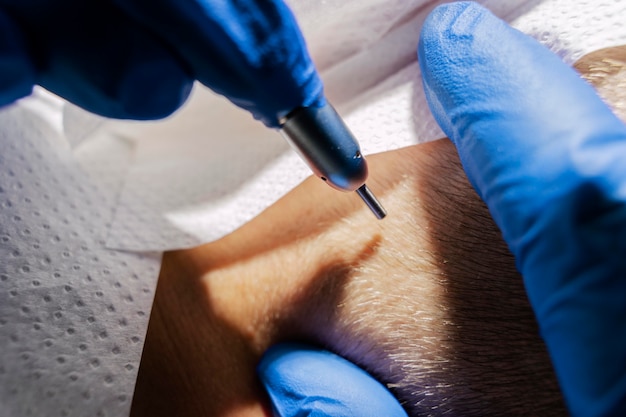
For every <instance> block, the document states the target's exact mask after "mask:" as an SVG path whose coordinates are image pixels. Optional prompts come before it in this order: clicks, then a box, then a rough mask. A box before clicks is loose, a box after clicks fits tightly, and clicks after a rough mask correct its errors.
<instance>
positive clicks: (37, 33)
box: [0, 0, 324, 127]
mask: <svg viewBox="0 0 626 417" xmlns="http://www.w3.org/2000/svg"><path fill="white" fill-rule="evenodd" d="M0 34H2V37H1V40H0V63H1V64H0V80H2V81H0V106H2V105H5V104H8V103H10V102H12V101H14V100H15V99H17V98H20V97H23V96H25V95H27V94H29V93H30V91H31V89H32V86H33V84H40V85H42V86H43V87H45V88H47V89H48V90H50V91H52V92H54V93H56V94H58V95H60V96H62V97H65V98H66V99H68V100H69V101H72V102H74V103H75V104H77V105H79V106H81V107H83V108H85V109H87V110H89V111H91V112H94V113H97V114H100V115H104V116H108V117H114V118H131V119H156V118H161V117H165V116H167V115H169V114H170V113H172V112H173V111H174V110H176V109H177V108H179V107H180V106H181V105H182V104H183V103H184V102H185V100H186V98H187V96H188V95H189V93H190V91H191V87H192V85H193V81H194V80H196V79H197V80H199V81H200V82H202V83H203V84H205V85H207V86H208V87H210V88H211V89H213V90H214V91H216V92H217V93H219V94H223V95H225V96H226V97H227V98H229V99H230V100H231V101H232V102H234V103H235V104H237V105H238V106H240V107H242V108H244V109H246V110H248V111H250V112H251V113H252V114H253V115H254V116H255V117H256V118H257V119H260V120H261V121H263V122H264V123H265V124H266V125H268V126H270V127H277V126H278V120H279V119H280V118H281V117H283V116H284V115H285V114H286V113H287V112H289V111H291V110H293V109H294V108H296V107H298V106H309V105H321V104H323V101H324V98H323V95H322V83H321V81H320V79H319V77H318V74H317V72H316V71H315V68H314V66H313V64H312V62H311V60H310V58H309V56H308V53H307V51H306V48H305V45H304V41H303V39H302V36H301V34H300V31H299V29H298V27H297V25H296V22H295V20H294V18H293V15H292V14H291V11H290V10H289V9H288V8H287V6H285V4H284V3H283V2H282V1H260V0H240V1H234V0H211V1H203V0H150V1H148V0H89V1H84V0H0Z"/></svg>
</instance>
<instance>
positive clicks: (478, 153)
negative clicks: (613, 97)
mask: <svg viewBox="0 0 626 417" xmlns="http://www.w3.org/2000/svg"><path fill="white" fill-rule="evenodd" d="M418 55H419V63H420V66H421V69H422V73H423V82H424V87H425V91H426V95H427V98H428V101H429V105H430V107H431V110H432V112H433V114H434V115H435V118H436V119H437V121H438V123H439V124H440V126H441V127H442V128H443V130H444V131H445V132H446V134H447V135H448V136H449V137H450V138H451V139H452V140H453V141H454V143H455V144H456V146H457V149H458V151H459V154H460V157H461V160H462V162H463V166H464V168H465V170H466V172H467V174H468V177H469V179H470V181H471V182H472V184H473V185H474V187H475V189H476V190H477V192H478V193H479V195H480V196H481V197H482V198H483V199H484V200H485V202H486V203H487V205H488V206H489V209H490V211H491V214H492V215H493V217H494V219H495V221H496V222H497V224H498V226H499V227H500V229H501V230H502V233H503V236H504V238H505V240H506V241H507V242H508V244H509V247H510V248H511V250H512V252H513V254H514V255H515V257H516V262H517V266H518V269H519V270H520V272H521V273H522V275H523V277H524V281H525V285H526V288H527V292H528V295H529V298H530V301H531V304H532V306H533V308H534V310H535V313H536V316H537V319H538V321H539V324H540V328H541V332H542V335H543V337H544V339H545V341H546V343H547V346H548V349H549V351H550V354H551V357H552V360H553V363H554V366H555V369H556V372H557V375H558V378H559V380H560V384H561V387H562V390H563V392H564V395H565V397H566V401H567V403H568V405H569V407H570V410H571V412H572V413H573V414H574V415H580V416H608V415H615V416H624V415H626V127H625V126H624V124H622V123H621V122H620V121H619V120H618V119H617V118H616V117H615V116H614V115H613V114H612V113H611V111H610V110H609V109H608V108H607V107H606V106H605V105H604V103H603V102H602V101H601V100H600V99H599V98H598V96H597V95H596V94H595V92H594V91H593V89H592V88H591V87H590V86H589V85H587V84H586V83H585V82H584V81H582V80H581V79H580V78H579V76H578V75H577V74H576V73H575V72H574V71H573V70H572V69H571V68H569V67H568V66H567V65H565V64H564V63H563V62H562V61H561V60H560V59H559V58H558V57H556V56H555V55H553V54H552V53H551V52H549V51H548V50H547V49H545V48H544V47H542V46H541V45H539V44H538V43H537V42H536V41H534V40H533V39H531V38H529V37H528V36H525V35H523V34H522V33H520V32H518V31H516V30H514V29H512V28H510V27H509V26H508V25H506V24H505V23H504V22H502V21H500V20H499V19H497V18H496V17H494V16H493V15H492V14H490V13H489V12H488V11H487V10H485V9H484V8H482V7H481V6H479V5H477V4H476V3H472V2H461V3H452V4H447V5H443V6H440V7H438V8H437V9H435V10H434V11H433V12H432V14H431V15H430V16H429V18H428V19H427V21H426V22H425V24H424V27H423V30H422V35H421V38H420V43H419V48H418ZM493 279H497V277H494V278H493ZM281 354H282V353H281V351H278V352H273V353H271V357H272V360H271V361H270V364H269V365H263V366H262V368H261V369H260V373H261V376H262V378H263V380H264V382H265V384H266V385H268V386H270V389H269V390H270V392H272V393H273V394H272V399H273V401H274V403H275V404H287V407H288V409H289V410H291V411H289V412H285V413H282V414H280V415H281V416H295V415H298V414H297V405H296V406H293V405H292V404H293V401H292V400H291V398H301V397H302V398H306V397H311V398H315V397H316V395H317V394H318V393H320V392H322V393H324V398H327V401H330V402H332V401H336V402H338V403H339V404H343V405H345V406H346V407H351V406H352V405H353V404H359V403H361V404H363V403H366V402H367V404H372V402H375V401H376V400H373V399H372V398H371V396H370V395H369V392H368V391H367V390H364V391H363V392H362V393H361V395H360V400H358V399H357V400H355V399H354V397H352V396H351V395H350V396H347V395H344V393H343V392H341V391H340V390H337V391H333V389H337V388H340V387H341V386H342V385H343V384H338V383H337V382H336V380H335V376H334V373H333V372H332V371H333V370H332V368H331V369H330V370H329V371H327V370H326V369H322V367H321V365H322V364H324V363H325V362H324V359H323V358H321V359H320V360H321V361H322V362H321V363H320V365H318V366H319V368H318V369H319V371H318V372H316V373H315V374H314V375H313V376H311V377H309V375H308V374H307V373H305V372H304V371H301V370H299V369H298V368H295V369H291V370H289V369H284V367H281V366H273V365H272V363H279V364H280V362H281V360H282V358H281ZM298 354H299V353H298V352H297V351H292V350H289V351H288V352H287V354H286V355H298ZM303 355H306V352H305V353H303ZM268 369H269V371H268ZM287 372H289V375H287ZM298 372H301V373H298ZM326 372H328V373H326ZM294 374H295V375H294ZM359 378H361V377H360V376H357V378H356V379H357V381H358V380H359ZM363 378H365V377H363ZM320 381H322V382H320ZM328 393H330V394H328ZM328 396H329V397H328ZM370 400H371V401H370ZM385 401H386V400H385ZM389 406H390V407H391V405H389ZM383 408H384V406H383ZM379 414H380V415H384V413H379ZM329 415H332V414H329ZM336 415H350V414H336ZM355 415H356V413H355ZM387 415H388V414H387Z"/></svg>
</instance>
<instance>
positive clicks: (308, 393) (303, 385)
mask: <svg viewBox="0 0 626 417" xmlns="http://www.w3.org/2000/svg"><path fill="white" fill-rule="evenodd" d="M257 371H258V374H259V377H260V378H261V382H262V383H263V385H264V386H265V388H266V389H267V392H268V393H269V396H270V399H271V401H272V405H273V408H274V414H275V415H276V416H277V417H297V416H311V417H314V416H318V417H322V416H328V417H331V416H332V417H353V416H354V417H356V416H358V417H368V416H371V417H379V416H387V417H406V413H405V411H404V410H403V409H402V407H401V406H400V404H399V403H398V401H397V400H396V399H395V398H394V396H393V395H392V394H391V393H390V392H389V391H388V390H387V389H386V388H385V387H384V386H383V385H382V384H381V383H379V382H378V381H376V380H375V379H374V378H373V377H372V376H371V375H369V374H368V373H367V372H365V371H364V370H362V369H361V368H359V367H357V366H356V365H354V364H353V363H351V362H348V361H347V360H345V359H343V358H341V357H340V356H337V355H335V354H334V353H331V352H328V351H326V350H322V349H318V348H315V347H312V346H307V345H303V344H297V343H286V344H279V345H276V346H273V347H271V348H270V349H268V351H267V352H266V353H265V355H264V356H263V358H262V359H261V362H260V364H259V366H258V368H257Z"/></svg>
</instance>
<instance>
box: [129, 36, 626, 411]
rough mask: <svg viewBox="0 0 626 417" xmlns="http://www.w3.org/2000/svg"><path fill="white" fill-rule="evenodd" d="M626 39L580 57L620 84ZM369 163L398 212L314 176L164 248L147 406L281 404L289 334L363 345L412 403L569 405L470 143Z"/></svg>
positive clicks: (341, 345) (597, 79) (607, 82)
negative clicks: (380, 215) (465, 155)
mask: <svg viewBox="0 0 626 417" xmlns="http://www.w3.org/2000/svg"><path fill="white" fill-rule="evenodd" d="M625 51H626V49H625V48H613V49H611V50H603V51H599V52H596V53H594V54H590V55H588V56H586V57H585V58H583V59H581V61H580V62H579V63H578V64H577V68H578V69H579V71H581V72H582V73H583V74H585V75H586V77H587V79H589V80H590V81H591V82H593V83H594V84H595V85H596V86H598V88H599V89H600V94H601V95H602V94H603V91H605V92H608V93H607V94H608V95H611V94H613V93H611V92H615V91H616V89H615V85H614V83H615V82H618V81H615V79H614V76H616V74H617V76H618V77H622V78H621V80H622V81H619V82H618V84H619V83H621V84H619V85H623V80H624V72H623V71H622V70H621V68H622V66H623V65H622V64H623V62H624V61H625V60H624V59H623V58H624V57H626V52H625ZM607 57H609V58H607ZM607 59H608V60H607ZM611 77H613V78H611ZM611 79H613V81H611ZM603 86H604V87H606V88H604V90H603ZM605 99H607V101H610V102H612V103H616V109H617V111H619V109H620V107H621V109H622V110H624V109H623V107H624V105H623V103H624V100H621V101H620V100H618V99H615V97H613V98H611V97H608V96H605ZM620 103H621V104H620ZM368 163H369V165H370V172H371V173H372V175H371V178H370V180H369V181H368V185H370V187H371V188H372V190H373V191H374V193H375V194H376V195H377V196H378V197H379V198H380V200H381V201H382V202H383V203H384V205H385V207H386V208H387V211H388V212H389V216H388V217H387V218H386V219H384V220H383V221H376V220H375V219H374V218H373V217H372V214H371V213H370V212H369V211H368V209H367V208H365V207H364V205H363V204H362V202H361V201H360V200H359V199H358V197H357V196H356V195H354V194H353V193H350V194H343V193H339V192H337V191H334V190H332V189H330V188H329V187H328V186H327V185H325V184H323V183H322V182H321V181H319V180H318V179H316V178H310V179H308V180H306V181H305V182H304V183H302V184H301V185H300V186H298V187H297V188H296V189H294V190H293V191H292V192H291V193H289V194H288V195H287V196H285V197H284V198H283V199H281V200H280V201H278V202H277V203H276V204H274V205H273V206H272V207H270V208H269V209H267V210H266V211H265V212H263V213H262V214H261V215H259V216H258V217H257V218H255V219H254V220H252V221H251V222H249V223H248V224H246V225H244V226H243V227H241V228H240V229H239V230H237V231H235V232H234V233H232V234H230V235H228V236H226V237H224V238H222V239H221V240H219V241H216V242H212V243H209V244H206V245H203V246H200V247H197V248H193V249H189V250H181V251H173V252H168V253H166V254H165V255H164V258H163V264H162V269H161V274H160V277H159V282H158V287H157V292H156V297H155V302H154V306H153V311H152V315H151V318H150V324H149V328H148V335H147V340H146V345H145V348H144V353H143V357H142V362H141V366H140V370H139V377H138V382H137V387H136V391H135V396H134V400H133V407H132V413H131V414H132V416H134V417H137V416H148V415H149V416H194V417H195V416H242V417H248V416H259V417H260V416H270V415H271V412H270V408H269V405H268V401H267V398H266V396H265V394H264V392H263V390H262V388H261V386H260V384H259V382H258V380H257V378H256V375H255V366H256V364H257V362H258V360H259V358H260V357H261V355H262V354H263V352H264V351H265V350H266V349H267V348H268V347H269V346H271V345H272V344H274V343H277V342H281V341H304V342H309V343H314V344H317V345H321V346H323V347H325V348H327V349H330V350H332V351H334V352H336V353H338V354H340V355H342V356H344V357H346V358H348V359H350V360H352V361H353V362H355V363H357V364H358V365H360V366H362V367H364V368H365V369H366V370H368V371H369V372H370V373H372V374H373V375H374V376H376V377H377V378H378V379H379V380H380V381H382V382H383V383H385V384H387V385H388V386H389V387H390V389H391V390H392V392H393V393H394V394H395V395H396V396H397V397H398V398H399V399H400V400H401V401H402V403H403V404H404V406H405V408H406V409H407V411H408V412H409V414H410V415H418V414H420V413H428V414H429V415H436V414H437V412H439V413H444V412H445V411H448V412H451V413H452V415H466V416H468V415H486V414H487V415H488V414H491V415H529V414H530V415H565V414H566V412H565V409H564V407H563V404H562V400H561V397H560V393H559V390H558V386H557V383H556V380H555V377H554V375H553V372H552V368H551V365H550V362H549V358H548V355H547V353H546V350H545V347H544V346H543V343H542V341H541V339H540V337H539V335H538V330H537V326H536V323H535V320H534V316H533V313H532V311H531V309H530V306H529V305H528V302H527V300H526V296H525V292H524V289H523V284H522V281H521V277H520V276H519V275H518V273H517V272H516V269H515V265H514V260H513V258H512V256H511V255H510V253H509V251H508V249H507V247H506V245H505V243H504V242H503V241H502V239H501V237H500V233H499V231H498V230H497V228H496V226H495V225H494V224H493V222H492V220H491V218H490V216H489V213H488V211H487V209H486V208H485V206H484V204H483V203H482V202H481V201H480V200H479V198H478V197H477V196H476V194H475V192H474V191H473V189H472V188H471V186H470V185H469V183H468V182H467V180H466V178H465V175H464V173H463V170H462V168H461V166H460V163H459V161H458V158H457V156H456V151H455V149H454V146H453V145H452V144H451V143H450V142H449V141H448V140H447V139H442V140H438V141H434V142H430V143H426V144H421V145H417V146H412V147H408V148H404V149H400V150H396V151H391V152H386V153H382V154H377V155H372V156H369V157H368ZM418 402H419V404H418ZM434 407H435V408H434ZM433 410H435V411H433Z"/></svg>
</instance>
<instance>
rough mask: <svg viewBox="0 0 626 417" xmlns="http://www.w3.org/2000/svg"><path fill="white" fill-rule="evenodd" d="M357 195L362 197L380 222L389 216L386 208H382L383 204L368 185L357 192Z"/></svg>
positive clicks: (364, 185)
mask: <svg viewBox="0 0 626 417" xmlns="http://www.w3.org/2000/svg"><path fill="white" fill-rule="evenodd" d="M356 193H357V194H358V195H359V197H361V199H362V200H363V201H364V202H365V204H367V207H369V208H370V210H372V213H374V216H376V218H377V219H378V220H380V219H382V218H384V217H385V216H386V215H387V211H386V210H385V208H384V207H383V206H382V204H380V201H378V199H377V198H376V196H375V195H374V193H372V190H370V189H369V188H367V185H366V184H363V185H362V186H360V187H359V188H358V189H357V190H356Z"/></svg>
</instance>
